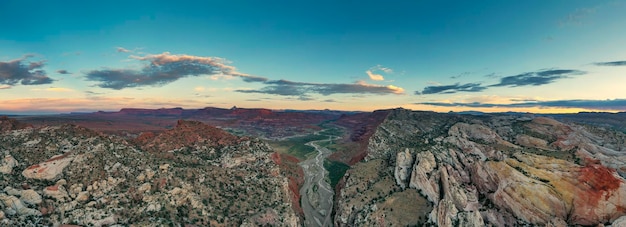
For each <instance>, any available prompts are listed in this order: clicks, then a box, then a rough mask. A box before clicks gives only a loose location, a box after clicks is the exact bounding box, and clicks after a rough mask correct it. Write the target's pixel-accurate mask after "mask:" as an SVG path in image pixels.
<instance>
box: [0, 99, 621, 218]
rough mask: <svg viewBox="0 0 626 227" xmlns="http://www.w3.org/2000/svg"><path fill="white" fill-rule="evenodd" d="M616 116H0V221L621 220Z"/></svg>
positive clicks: (181, 112)
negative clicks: (0, 156)
mask: <svg viewBox="0 0 626 227" xmlns="http://www.w3.org/2000/svg"><path fill="white" fill-rule="evenodd" d="M623 122H626V114H625V113H581V114H570V115H565V114H561V115H535V114H529V113H494V114H485V113H478V114H475V113H474V114H460V113H435V112H424V111H412V110H406V109H389V110H379V111H374V112H341V111H275V110H267V109H243V108H231V109H219V108H205V109H197V110H185V109H182V108H174V109H158V110H148V109H123V110H121V111H118V112H95V113H75V114H67V115H52V116H11V118H7V117H0V151H2V152H3V153H0V155H2V158H3V159H1V161H0V177H1V178H2V181H0V212H1V213H0V225H7V226H11V225H16V224H32V225H61V224H75V225H94V226H103V225H105V226H106V225H115V224H120V225H129V224H140V225H141V224H142V223H143V225H157V224H172V225H184V224H189V225H196V226H205V225H215V226H232V225H237V226H257V225H276V226H302V225H304V226H407V225H408V226H420V225H436V226H520V225H533V226H534V225H540V226H569V225H580V226H595V225H605V226H607V225H613V226H621V225H623V224H626V221H625V220H626V217H624V216H626V199H624V197H625V196H626V180H625V178H624V177H626V134H625V131H624V128H623ZM243 195H245V196H243Z"/></svg>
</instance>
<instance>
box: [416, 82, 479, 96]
mask: <svg viewBox="0 0 626 227" xmlns="http://www.w3.org/2000/svg"><path fill="white" fill-rule="evenodd" d="M485 89H487V87H484V86H482V85H481V84H479V83H467V84H459V83H456V84H453V85H441V86H428V87H425V88H424V90H422V92H419V91H416V92H415V94H416V95H420V94H424V95H429V94H453V93H457V92H480V91H483V90H485Z"/></svg>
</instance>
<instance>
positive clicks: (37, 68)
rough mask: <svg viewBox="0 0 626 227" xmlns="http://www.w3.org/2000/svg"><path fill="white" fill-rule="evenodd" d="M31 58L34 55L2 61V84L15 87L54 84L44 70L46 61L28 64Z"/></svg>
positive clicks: (0, 68) (0, 62) (0, 65)
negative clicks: (16, 85) (18, 85)
mask: <svg viewBox="0 0 626 227" xmlns="http://www.w3.org/2000/svg"><path fill="white" fill-rule="evenodd" d="M30 57H32V55H27V56H24V57H22V58H19V59H15V60H11V61H7V62H2V61H0V84H3V85H9V86H13V85H15V84H17V83H20V84H22V85H39V84H51V83H52V82H54V80H53V79H51V78H50V77H48V75H47V74H46V71H44V70H43V69H42V68H43V66H44V63H45V61H31V62H27V59H28V58H30ZM5 89H6V88H5Z"/></svg>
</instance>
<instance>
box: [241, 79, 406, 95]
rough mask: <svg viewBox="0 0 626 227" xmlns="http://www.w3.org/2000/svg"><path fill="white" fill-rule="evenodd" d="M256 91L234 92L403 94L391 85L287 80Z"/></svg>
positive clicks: (270, 83) (274, 93) (278, 81)
mask: <svg viewBox="0 0 626 227" xmlns="http://www.w3.org/2000/svg"><path fill="white" fill-rule="evenodd" d="M265 84H267V85H268V86H265V87H263V88H261V89H258V90H254V89H251V90H236V91H237V92H242V93H262V94H272V95H283V96H299V97H307V96H308V95H310V94H321V95H333V94H404V89H403V88H401V87H396V86H393V85H387V86H384V85H375V84H368V83H365V82H364V81H357V82H355V83H353V84H330V83H305V82H295V81H289V80H273V81H267V82H265Z"/></svg>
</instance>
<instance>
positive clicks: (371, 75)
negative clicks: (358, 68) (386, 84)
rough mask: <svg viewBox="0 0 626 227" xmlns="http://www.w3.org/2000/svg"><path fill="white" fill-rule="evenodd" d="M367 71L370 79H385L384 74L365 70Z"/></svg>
mask: <svg viewBox="0 0 626 227" xmlns="http://www.w3.org/2000/svg"><path fill="white" fill-rule="evenodd" d="M365 73H367V75H368V76H369V77H370V79H372V80H379V81H380V80H385V77H383V75H380V74H376V73H373V72H372V71H370V70H367V71H365Z"/></svg>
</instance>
